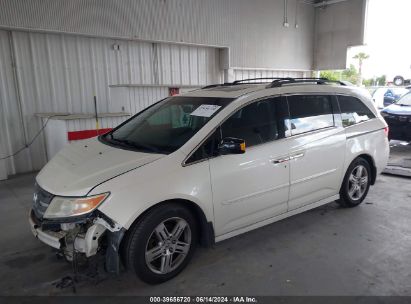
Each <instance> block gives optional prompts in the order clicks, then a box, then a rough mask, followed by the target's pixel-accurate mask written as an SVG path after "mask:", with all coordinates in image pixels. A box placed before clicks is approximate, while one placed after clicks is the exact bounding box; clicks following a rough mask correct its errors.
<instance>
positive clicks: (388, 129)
mask: <svg viewBox="0 0 411 304" xmlns="http://www.w3.org/2000/svg"><path fill="white" fill-rule="evenodd" d="M389 131H390V128H388V126H386V127H385V128H384V133H385V136H388V132H389Z"/></svg>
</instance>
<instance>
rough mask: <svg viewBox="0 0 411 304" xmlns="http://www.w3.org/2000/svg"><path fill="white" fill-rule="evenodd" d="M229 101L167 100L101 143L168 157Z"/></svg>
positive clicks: (189, 98) (209, 99) (108, 135)
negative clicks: (167, 155)
mask: <svg viewBox="0 0 411 304" xmlns="http://www.w3.org/2000/svg"><path fill="white" fill-rule="evenodd" d="M232 100H233V99H231V98H214V97H184V96H176V97H170V98H166V99H164V100H162V101H160V102H158V103H157V104H155V105H153V106H152V107H149V108H147V109H146V110H144V111H142V112H140V113H139V114H137V115H136V116H134V117H132V118H131V119H130V120H128V121H127V122H125V123H124V124H123V125H121V126H120V127H118V128H116V129H114V130H113V131H111V132H109V133H107V134H105V135H104V136H102V137H101V138H100V140H101V141H103V142H105V143H107V144H109V145H112V146H117V147H121V148H125V149H130V150H136V151H143V152H150V153H161V154H169V153H172V152H174V151H176V150H177V149H179V148H180V147H181V146H182V145H184V144H185V143H186V142H187V141H188V140H189V139H190V138H191V137H193V135H194V134H196V133H197V132H198V131H199V130H200V129H201V128H202V127H203V126H204V125H205V124H206V123H207V122H208V121H209V120H210V119H211V118H212V117H213V116H215V115H216V114H217V113H218V112H219V111H221V109H223V108H224V107H225V106H227V105H228V104H229V103H230V102H231V101H232Z"/></svg>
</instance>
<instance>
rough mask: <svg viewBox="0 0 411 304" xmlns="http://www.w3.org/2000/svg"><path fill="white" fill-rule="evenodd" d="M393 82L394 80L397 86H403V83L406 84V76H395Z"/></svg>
mask: <svg viewBox="0 0 411 304" xmlns="http://www.w3.org/2000/svg"><path fill="white" fill-rule="evenodd" d="M393 82H394V84H395V85H396V86H402V85H404V77H402V76H395V77H394V81H393Z"/></svg>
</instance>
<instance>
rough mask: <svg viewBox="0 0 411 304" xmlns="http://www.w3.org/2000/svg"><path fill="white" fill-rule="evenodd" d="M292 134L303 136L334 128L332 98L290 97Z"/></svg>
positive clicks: (316, 96)
mask: <svg viewBox="0 0 411 304" xmlns="http://www.w3.org/2000/svg"><path fill="white" fill-rule="evenodd" d="M287 99H288V104H289V108H290V122H291V134H292V135H296V134H301V133H306V132H310V131H314V130H319V129H323V128H327V127H332V126H334V116H333V111H332V104H331V96H322V95H295V96H288V97H287Z"/></svg>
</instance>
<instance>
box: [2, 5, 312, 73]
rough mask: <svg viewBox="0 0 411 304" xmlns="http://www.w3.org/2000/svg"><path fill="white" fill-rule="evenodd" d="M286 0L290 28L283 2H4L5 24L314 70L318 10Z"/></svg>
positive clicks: (238, 62) (235, 62)
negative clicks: (206, 50) (203, 48)
mask: <svg viewBox="0 0 411 304" xmlns="http://www.w3.org/2000/svg"><path fill="white" fill-rule="evenodd" d="M287 1H288V22H289V24H290V26H289V27H284V26H283V22H284V0H252V1H251V0H30V1H27V0H2V1H1V9H0V27H1V26H2V27H7V28H19V29H30V30H46V31H59V32H68V33H77V34H84V35H93V36H104V37H123V38H131V39H141V40H157V41H159V40H160V41H172V42H176V43H181V42H183V43H195V44H203V45H215V46H224V47H229V48H230V57H231V62H230V65H231V66H233V67H246V68H270V69H297V70H299V69H302V70H309V69H311V68H312V61H313V55H314V54H313V50H314V21H315V20H314V19H315V18H314V15H315V9H314V7H313V6H312V5H307V4H304V3H305V2H309V1H301V0H287ZM296 13H297V14H296ZM296 22H297V23H298V27H295V23H296Z"/></svg>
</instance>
